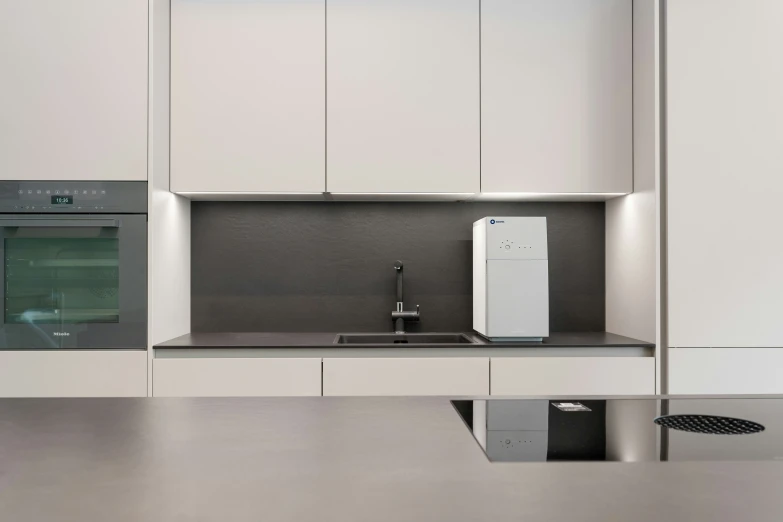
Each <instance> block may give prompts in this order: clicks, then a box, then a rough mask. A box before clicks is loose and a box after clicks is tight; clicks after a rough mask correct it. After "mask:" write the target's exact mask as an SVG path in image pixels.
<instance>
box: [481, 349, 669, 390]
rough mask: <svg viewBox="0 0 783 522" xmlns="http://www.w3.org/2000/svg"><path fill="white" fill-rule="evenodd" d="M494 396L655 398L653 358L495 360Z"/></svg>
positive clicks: (491, 364)
mask: <svg viewBox="0 0 783 522" xmlns="http://www.w3.org/2000/svg"><path fill="white" fill-rule="evenodd" d="M490 367H491V375H492V390H491V394H492V395H653V394H655V358H653V357H567V358H566V357H513V358H512V357H509V358H492V361H491V363H490Z"/></svg>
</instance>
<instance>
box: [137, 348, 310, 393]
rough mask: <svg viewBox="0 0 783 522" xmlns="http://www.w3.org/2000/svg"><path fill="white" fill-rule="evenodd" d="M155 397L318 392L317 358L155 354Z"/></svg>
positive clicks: (153, 371) (153, 385) (153, 387)
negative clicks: (173, 355)
mask: <svg viewBox="0 0 783 522" xmlns="http://www.w3.org/2000/svg"><path fill="white" fill-rule="evenodd" d="M152 379H153V382H152V394H153V396H155V397H251V396H263V397H273V396H280V397H288V396H318V395H321V359H319V358H290V359H286V358H260V357H259V358H170V359H169V358H156V359H154V360H153V363H152Z"/></svg>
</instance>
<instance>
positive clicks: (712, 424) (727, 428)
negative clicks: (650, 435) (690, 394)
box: [655, 415, 764, 435]
mask: <svg viewBox="0 0 783 522" xmlns="http://www.w3.org/2000/svg"><path fill="white" fill-rule="evenodd" d="M655 424H657V425H659V426H665V427H667V428H671V429H673V430H680V431H689V432H691V433H710V434H714V435H747V434H750V433H759V432H761V431H764V426H762V425H761V424H759V423H757V422H752V421H748V420H743V419H735V418H732V417H718V416H716V415H664V416H662V417H658V418H656V419H655Z"/></svg>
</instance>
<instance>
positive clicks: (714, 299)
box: [666, 0, 783, 375]
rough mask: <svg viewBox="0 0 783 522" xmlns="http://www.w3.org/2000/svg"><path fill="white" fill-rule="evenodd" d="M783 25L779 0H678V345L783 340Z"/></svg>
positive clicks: (670, 80) (672, 213) (672, 322)
mask: <svg viewBox="0 0 783 522" xmlns="http://www.w3.org/2000/svg"><path fill="white" fill-rule="evenodd" d="M782 24H783V2H778V1H775V0H749V1H747V2H743V4H742V9H737V4H735V3H734V2H731V1H729V0H714V1H712V2H709V3H702V2H697V1H693V0H678V1H676V2H669V3H668V7H667V20H666V25H667V37H666V38H667V43H666V45H667V49H668V50H667V72H666V78H667V126H668V127H667V160H668V161H667V181H666V185H667V195H666V198H667V203H666V205H667V213H668V215H667V223H668V233H667V234H668V237H667V239H668V246H667V254H668V313H669V325H668V327H669V346H672V347H684V348H700V347H713V348H715V347H720V348H734V347H768V348H776V347H781V346H783V328H781V310H783V270H781V266H783V240H781V236H780V224H781V223H783V206H781V204H780V200H781V196H782V195H783V175H782V174H783V154H781V145H782V144H783V60H781V56H780V50H781V49H783V32H781V30H780V28H781V25H782ZM750 354H751V352H749V353H748V358H749V359H752V357H753V356H752V355H750ZM740 371H741V369H740ZM750 374H752V373H750ZM750 374H749V375H750Z"/></svg>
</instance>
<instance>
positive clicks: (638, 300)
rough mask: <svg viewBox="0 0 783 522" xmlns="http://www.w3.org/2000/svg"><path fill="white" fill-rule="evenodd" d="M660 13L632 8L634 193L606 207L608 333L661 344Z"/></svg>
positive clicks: (654, 4) (640, 1) (651, 7)
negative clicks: (659, 227) (659, 231)
mask: <svg viewBox="0 0 783 522" xmlns="http://www.w3.org/2000/svg"><path fill="white" fill-rule="evenodd" d="M658 10H659V5H658V0H635V1H634V3H633V38H634V49H633V52H634V57H633V58H634V67H633V76H634V77H633V84H634V136H633V137H634V142H633V147H634V192H633V194H630V195H628V196H624V197H621V198H616V199H613V200H610V201H607V203H606V329H607V331H610V332H613V333H617V334H621V335H627V336H629V337H634V338H636V339H642V340H644V341H648V342H655V343H656V344H658V345H660V342H659V341H660V340H659V338H658V328H657V320H656V314H657V306H658V298H657V296H658V295H659V290H658V286H659V282H658V272H659V270H658V259H659V252H658V248H657V245H658V239H657V236H658V223H659V221H660V218H659V213H658V196H657V194H658V192H657V187H658V181H659V163H660V162H659V155H660V148H659V123H660V122H659V117H658V114H659V102H658V98H659V96H658V95H659V89H658V81H659V78H658V74H659V71H658V54H659V53H658V45H659V40H658V32H659V24H658V18H659V17H658Z"/></svg>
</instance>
